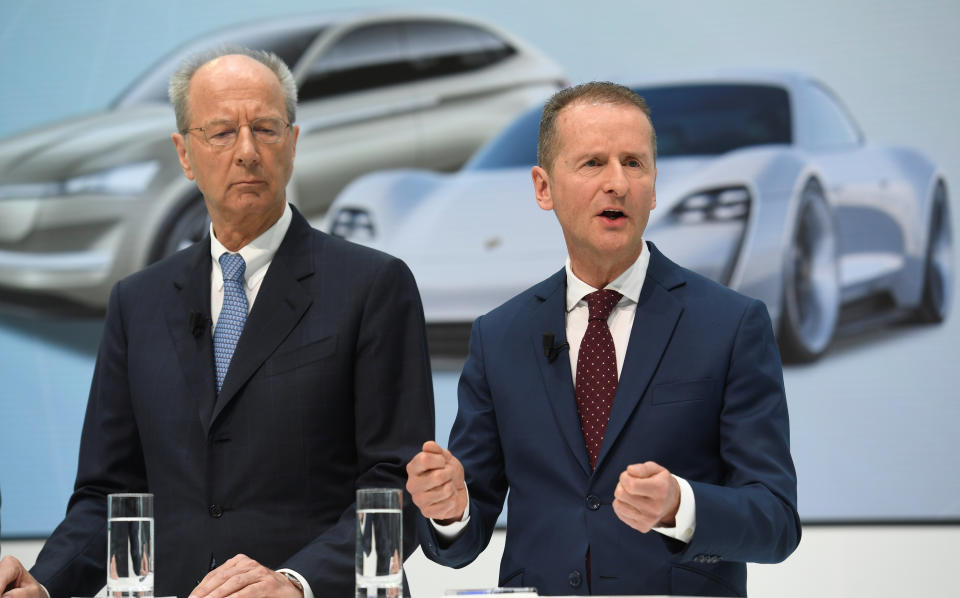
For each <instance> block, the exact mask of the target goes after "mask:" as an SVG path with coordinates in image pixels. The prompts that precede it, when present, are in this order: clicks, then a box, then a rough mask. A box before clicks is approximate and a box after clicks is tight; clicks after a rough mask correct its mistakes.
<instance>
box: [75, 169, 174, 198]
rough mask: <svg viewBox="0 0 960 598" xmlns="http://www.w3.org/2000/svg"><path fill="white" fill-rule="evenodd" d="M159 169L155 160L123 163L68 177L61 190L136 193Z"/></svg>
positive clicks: (108, 193) (113, 193) (148, 182)
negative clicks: (98, 170)
mask: <svg viewBox="0 0 960 598" xmlns="http://www.w3.org/2000/svg"><path fill="white" fill-rule="evenodd" d="M159 169H160V164H159V163H157V162H156V161H149V162H136V163H133V164H124V165H123V166H115V167H113V168H108V169H106V170H101V171H100V172H94V173H91V174H84V175H80V176H75V177H72V178H69V179H67V180H66V181H64V183H63V190H64V193H65V194H66V195H78V194H80V193H103V194H107V195H136V194H138V193H141V192H142V191H143V190H144V189H146V188H147V185H149V184H150V181H152V180H153V177H154V175H155V174H157V170H159Z"/></svg>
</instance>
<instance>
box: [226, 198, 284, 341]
mask: <svg viewBox="0 0 960 598" xmlns="http://www.w3.org/2000/svg"><path fill="white" fill-rule="evenodd" d="M291 220H293V211H292V210H291V209H290V204H287V205H286V206H285V207H284V209H283V214H282V215H281V216H280V218H279V219H278V220H277V221H276V222H274V223H273V226H271V227H270V228H268V229H267V230H265V231H263V233H261V234H260V236H259V237H257V238H256V239H254V240H253V241H250V242H249V243H247V244H246V245H244V246H243V247H241V248H240V251H238V252H237V253H239V254H240V256H241V257H242V258H243V261H244V262H245V263H246V269H245V270H244V271H243V290H244V291H245V292H246V293H247V313H248V314H249V313H250V310H251V309H253V302H254V301H255V300H256V298H257V293H258V292H259V291H260V284H261V283H262V282H263V277H264V276H266V275H267V269H268V268H269V267H270V263H271V262H272V261H273V256H274V255H276V253H277V249H279V248H280V243H282V242H283V238H284V237H285V236H286V234H287V229H289V228H290V221H291ZM224 253H232V252H231V251H230V250H229V249H227V248H226V247H224V246H223V243H221V242H220V241H218V240H217V236H216V235H215V234H214V232H213V223H211V224H210V257H212V258H213V268H211V269H210V318H211V319H212V320H213V323H212V326H213V330H216V329H217V320H218V319H220V310H221V309H223V270H221V269H220V256H221V255H223V254H224Z"/></svg>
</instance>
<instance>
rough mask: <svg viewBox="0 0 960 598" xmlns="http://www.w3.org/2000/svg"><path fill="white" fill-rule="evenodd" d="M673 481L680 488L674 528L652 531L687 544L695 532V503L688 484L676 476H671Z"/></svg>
mask: <svg viewBox="0 0 960 598" xmlns="http://www.w3.org/2000/svg"><path fill="white" fill-rule="evenodd" d="M670 475H673V474H670ZM673 479H675V480H677V485H679V486H680V506H679V507H678V508H677V516H676V517H675V521H674V526H673V527H655V528H653V529H654V531H656V532H659V533H661V534H663V535H664V536H667V537H669V538H673V539H675V540H680V541H681V542H685V543H687V544H689V543H690V540H692V539H693V532H695V531H696V530H697V501H696V500H695V499H694V497H693V488H691V487H690V482H688V481H687V480H685V479H683V478H681V477H677V476H673Z"/></svg>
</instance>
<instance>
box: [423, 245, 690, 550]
mask: <svg viewBox="0 0 960 598" xmlns="http://www.w3.org/2000/svg"><path fill="white" fill-rule="evenodd" d="M649 263H650V250H649V249H647V247H646V244H644V246H643V248H642V250H641V251H640V256H639V257H638V258H637V260H636V261H635V262H634V263H633V264H631V266H630V267H629V268H627V269H626V270H625V271H624V272H623V274H621V275H620V276H618V277H617V278H616V279H615V280H614V281H612V282H611V283H610V284H608V285H607V286H606V287H605V288H608V289H612V290H614V291H617V292H618V293H620V294H621V295H623V297H622V298H621V299H620V301H619V302H618V303H617V305H616V306H615V307H614V308H613V311H611V312H610V316H609V317H608V318H607V325H608V326H609V327H610V334H611V335H612V336H613V345H614V349H615V351H616V357H617V378H618V379H619V377H620V374H621V373H622V372H623V359H624V356H625V355H626V354H627V344H628V343H629V341H630V332H631V331H632V330H633V319H634V315H635V314H636V313H637V302H638V301H639V300H640V290H641V289H642V288H643V281H644V280H645V279H646V277H647V266H648V265H649ZM566 272H567V297H566V309H567V314H566V333H567V343H569V345H570V349H569V355H570V373H571V377H572V378H573V383H574V384H576V382H577V356H578V355H579V354H580V344H581V343H582V342H583V336H584V334H586V332H587V323H588V321H589V316H590V311H589V309H588V308H587V302H586V301H585V300H584V299H583V298H584V297H585V296H586V295H589V294H590V293H592V292H594V291H596V290H598V289H595V288H593V287H591V286H590V285H588V284H587V283H585V282H583V281H582V280H580V279H579V278H577V276H576V275H575V274H574V273H573V270H572V269H571V267H570V258H569V257H568V258H567V262H566ZM673 477H674V479H676V480H677V484H678V485H679V486H680V507H679V508H678V510H677V515H676V522H675V525H674V526H673V527H655V528H653V529H654V530H656V531H657V532H659V533H661V534H663V535H665V536H669V537H671V538H675V539H677V540H680V541H682V542H689V541H690V539H691V538H693V532H694V530H695V529H696V508H695V507H696V502H695V499H694V496H693V488H691V487H690V483H689V482H687V481H686V480H685V479H683V478H680V477H677V476H673ZM469 520H470V503H469V494H468V502H467V510H466V511H465V512H464V514H463V517H462V518H461V520H460V521H457V522H454V523H451V524H449V525H440V524H438V523H437V522H436V521H433V520H431V523H432V524H433V527H434V528H435V529H436V530H437V533H438V534H439V535H440V536H441V537H443V538H445V539H447V540H453V539H454V538H456V537H457V536H458V535H459V534H460V532H461V531H462V530H463V529H464V528H465V527H466V525H467V521H469Z"/></svg>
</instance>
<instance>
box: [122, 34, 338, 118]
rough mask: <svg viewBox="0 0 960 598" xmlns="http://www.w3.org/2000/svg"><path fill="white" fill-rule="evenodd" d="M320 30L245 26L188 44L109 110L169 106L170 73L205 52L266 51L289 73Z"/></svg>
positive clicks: (135, 83) (161, 62)
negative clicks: (228, 49)
mask: <svg viewBox="0 0 960 598" xmlns="http://www.w3.org/2000/svg"><path fill="white" fill-rule="evenodd" d="M323 29H324V27H322V26H319V25H317V24H316V23H306V24H299V25H297V24H294V25H291V24H289V23H285V24H270V26H269V27H257V26H245V27H243V28H240V29H236V30H232V31H227V32H225V33H220V34H214V35H210V36H207V37H204V38H202V39H199V40H196V41H193V42H190V43H189V44H187V45H186V46H184V47H181V48H179V49H177V50H174V51H173V52H171V53H170V54H168V55H167V56H165V57H164V58H162V59H161V60H160V61H159V62H157V63H156V64H154V65H153V66H152V67H150V69H149V70H147V72H145V73H144V74H143V75H141V76H140V78H138V79H136V80H135V81H134V82H133V83H132V84H131V85H130V86H129V87H128V88H127V89H125V90H124V91H123V93H121V94H120V95H119V96H118V97H117V99H116V100H114V102H113V105H112V107H113V108H122V107H127V106H136V105H140V104H166V103H168V102H169V99H168V97H167V86H168V85H169V83H170V76H171V75H172V74H173V71H174V70H176V68H177V66H179V65H180V62H181V61H182V60H183V59H184V58H186V57H187V56H189V55H191V54H194V53H196V52H201V51H203V50H205V49H207V48H214V47H217V46H245V47H248V48H254V49H258V50H268V51H270V52H273V53H274V54H276V55H277V56H279V57H280V58H282V59H283V61H284V62H285V63H287V66H289V67H290V68H291V69H292V68H293V67H294V65H296V64H297V62H298V61H299V60H300V57H301V56H302V55H303V53H304V52H305V51H306V50H307V48H309V47H310V44H311V43H313V40H314V39H316V38H317V36H318V35H319V34H320V33H321V32H322V31H323Z"/></svg>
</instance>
